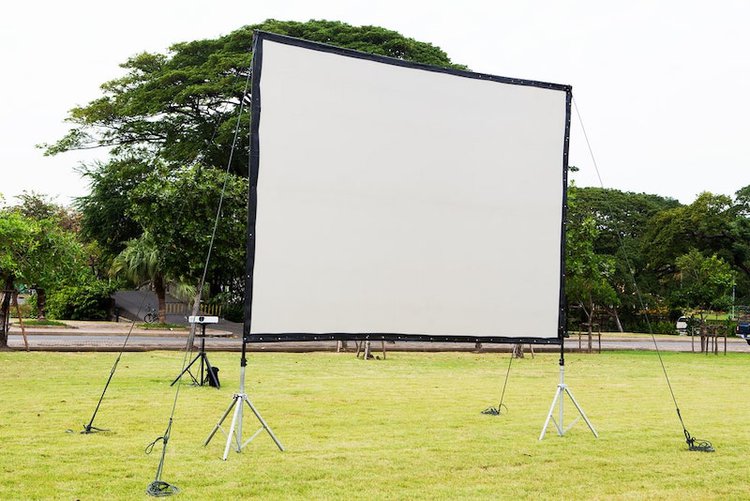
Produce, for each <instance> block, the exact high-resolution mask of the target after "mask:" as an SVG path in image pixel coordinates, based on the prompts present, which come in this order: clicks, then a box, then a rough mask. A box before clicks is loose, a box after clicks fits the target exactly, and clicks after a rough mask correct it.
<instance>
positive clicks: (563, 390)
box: [539, 359, 599, 440]
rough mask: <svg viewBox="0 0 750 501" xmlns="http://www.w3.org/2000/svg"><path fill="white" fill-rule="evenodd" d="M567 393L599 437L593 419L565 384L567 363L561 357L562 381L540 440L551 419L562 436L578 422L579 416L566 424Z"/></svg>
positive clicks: (592, 430)
mask: <svg viewBox="0 0 750 501" xmlns="http://www.w3.org/2000/svg"><path fill="white" fill-rule="evenodd" d="M565 395H567V396H568V398H570V401H571V402H573V405H574V406H575V408H576V409H577V410H578V414H580V416H579V418H583V420H584V422H585V423H586V425H587V426H588V427H589V430H591V433H593V434H594V437H596V438H599V434H598V433H597V432H596V430H595V429H594V426H593V425H592V424H591V421H589V418H588V417H586V413H585V412H583V408H581V406H580V405H578V402H577V401H576V399H575V397H574V396H573V393H572V392H571V391H570V388H568V385H566V384H565V363H564V361H563V360H562V359H561V361H560V383H559V384H558V385H557V390H556V391H555V397H554V398H553V399H552V405H551V406H550V408H549V413H548V414H547V419H546V420H545V421H544V427H542V433H541V434H540V435H539V440H542V439H543V438H544V435H545V434H546V433H547V427H548V426H549V423H550V421H551V422H552V423H554V425H555V428H557V434H558V435H559V436H561V437H562V436H563V435H565V433H566V432H567V431H568V430H570V429H571V428H572V427H573V425H575V424H576V423H577V422H578V419H579V418H576V419H575V420H573V422H572V423H570V425H568V427H567V428H565V425H564V418H565V413H564V400H565ZM555 406H558V418H557V420H556V419H555V418H554V413H555Z"/></svg>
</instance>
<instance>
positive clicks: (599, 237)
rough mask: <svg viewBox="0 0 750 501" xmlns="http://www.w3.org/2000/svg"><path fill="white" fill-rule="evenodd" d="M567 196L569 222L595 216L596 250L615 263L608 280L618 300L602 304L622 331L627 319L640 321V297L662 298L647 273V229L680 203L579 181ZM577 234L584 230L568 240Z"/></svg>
mask: <svg viewBox="0 0 750 501" xmlns="http://www.w3.org/2000/svg"><path fill="white" fill-rule="evenodd" d="M569 198H571V199H572V200H574V203H573V204H571V205H570V206H569V208H568V214H569V224H570V225H582V224H583V223H584V220H585V219H586V218H592V219H593V221H594V225H595V227H596V231H595V235H594V241H593V249H592V252H593V253H594V254H596V255H597V256H600V259H605V260H606V261H607V262H609V263H610V265H611V267H612V268H611V270H610V272H609V275H608V282H609V283H610V284H611V287H612V288H613V289H614V290H615V292H616V294H617V301H615V302H612V303H609V304H606V303H605V304H602V305H600V306H601V308H602V309H603V310H604V311H605V312H606V313H607V314H608V315H609V317H610V318H611V319H613V320H614V323H615V327H616V328H617V329H618V330H620V331H622V330H624V327H623V322H625V323H627V324H628V325H631V326H635V325H637V323H638V322H639V317H640V315H641V309H642V304H641V303H642V300H647V301H648V302H649V303H651V304H653V303H655V302H657V303H658V302H659V299H658V297H654V296H653V295H652V294H651V292H652V291H653V290H654V284H656V283H658V280H657V279H656V277H655V276H654V275H653V274H652V273H649V270H648V269H647V268H646V263H645V260H644V257H643V247H642V239H643V235H644V231H645V229H646V227H647V224H648V222H649V221H650V220H651V219H652V218H653V217H654V216H655V215H656V214H659V213H661V212H663V211H665V210H669V209H672V208H675V207H679V206H680V204H679V202H677V201H676V200H674V199H671V198H665V197H661V196H658V195H649V194H645V193H632V192H623V191H620V190H615V189H604V188H588V187H587V188H579V187H577V186H575V185H573V186H571V187H570V188H569ZM578 237H585V235H578V236H577V235H575V234H573V235H569V237H568V241H569V245H575V242H574V241H571V239H573V240H574V239H575V238H578ZM636 282H637V284H636ZM636 288H637V290H636Z"/></svg>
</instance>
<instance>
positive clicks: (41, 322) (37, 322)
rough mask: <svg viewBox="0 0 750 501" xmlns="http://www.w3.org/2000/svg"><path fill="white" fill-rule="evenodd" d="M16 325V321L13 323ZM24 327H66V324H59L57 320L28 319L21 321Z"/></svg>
mask: <svg viewBox="0 0 750 501" xmlns="http://www.w3.org/2000/svg"><path fill="white" fill-rule="evenodd" d="M15 323H16V324H18V320H16V322H15ZM23 325H24V326H39V325H50V326H54V327H67V324H66V323H65V322H61V321H59V320H36V319H33V320H32V319H28V320H24V321H23Z"/></svg>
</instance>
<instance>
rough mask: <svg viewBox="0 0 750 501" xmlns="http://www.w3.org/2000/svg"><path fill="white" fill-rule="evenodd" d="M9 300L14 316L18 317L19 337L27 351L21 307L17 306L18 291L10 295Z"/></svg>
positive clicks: (27, 345) (27, 342)
mask: <svg viewBox="0 0 750 501" xmlns="http://www.w3.org/2000/svg"><path fill="white" fill-rule="evenodd" d="M11 300H12V301H13V306H15V308H16V315H18V325H19V326H20V327H21V337H23V345H24V346H25V347H26V351H29V340H28V339H27V338H26V329H25V328H24V327H23V318H21V307H20V306H18V291H13V292H12V293H11Z"/></svg>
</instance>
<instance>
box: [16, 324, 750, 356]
mask: <svg viewBox="0 0 750 501" xmlns="http://www.w3.org/2000/svg"><path fill="white" fill-rule="evenodd" d="M66 324H67V325H68V327H33V328H29V327H27V328H26V333H27V336H26V337H27V340H28V343H29V349H31V350H39V351H43V350H49V351H119V350H121V349H124V350H125V351H147V350H182V349H184V348H185V347H186V344H187V337H188V331H187V329H176V330H145V329H141V328H138V327H134V326H133V324H131V323H130V322H77V321H68V322H66ZM241 331H242V329H241V325H239V324H231V323H227V322H222V323H221V324H218V325H212V326H207V328H206V338H205V343H206V351H239V350H240V349H241V347H242V343H241V338H240V336H241ZM194 343H195V344H194V345H195V347H196V348H197V347H198V346H199V343H200V338H196V339H195V341H194ZM657 344H658V348H659V350H661V351H682V352H691V351H698V352H700V339H699V338H695V339H693V338H691V337H687V336H657ZM8 345H9V346H10V347H11V348H14V349H20V350H23V349H24V341H23V337H22V335H21V329H20V328H19V326H18V325H17V324H13V325H12V326H11V330H10V335H9V338H8ZM353 345H354V343H352V342H350V343H349V349H350V350H353V348H354V346H353ZM565 346H566V349H569V350H572V351H577V350H578V347H579V342H578V337H577V336H576V335H572V336H571V338H570V339H568V340H566V343H565ZM509 347H510V346H509V345H504V344H485V345H483V346H482V348H481V350H482V351H486V352H492V351H508V350H509ZM581 347H582V348H585V347H586V340H585V338H584V339H582V340H581ZM380 348H381V345H380V343H379V342H373V343H372V350H373V352H374V353H375V354H377V352H378V351H379V350H380ZM601 348H602V350H649V351H653V350H655V349H656V348H655V345H654V342H653V340H652V339H651V337H650V336H648V335H637V334H635V335H621V334H617V333H611V334H604V335H602V342H601ZM248 349H249V350H250V351H300V352H304V351H335V349H336V342H334V341H321V342H305V343H253V344H251V345H248ZM386 349H387V351H476V348H475V347H474V345H473V344H471V343H421V342H396V343H386ZM594 349H598V343H597V341H596V339H594ZM726 349H727V352H739V353H749V354H750V346H749V345H748V344H747V343H746V342H745V341H743V340H741V339H736V338H729V339H727V347H726ZM557 350H559V348H558V347H557V346H535V347H534V351H557ZM723 351H724V341H723V339H720V340H719V352H720V353H723Z"/></svg>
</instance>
